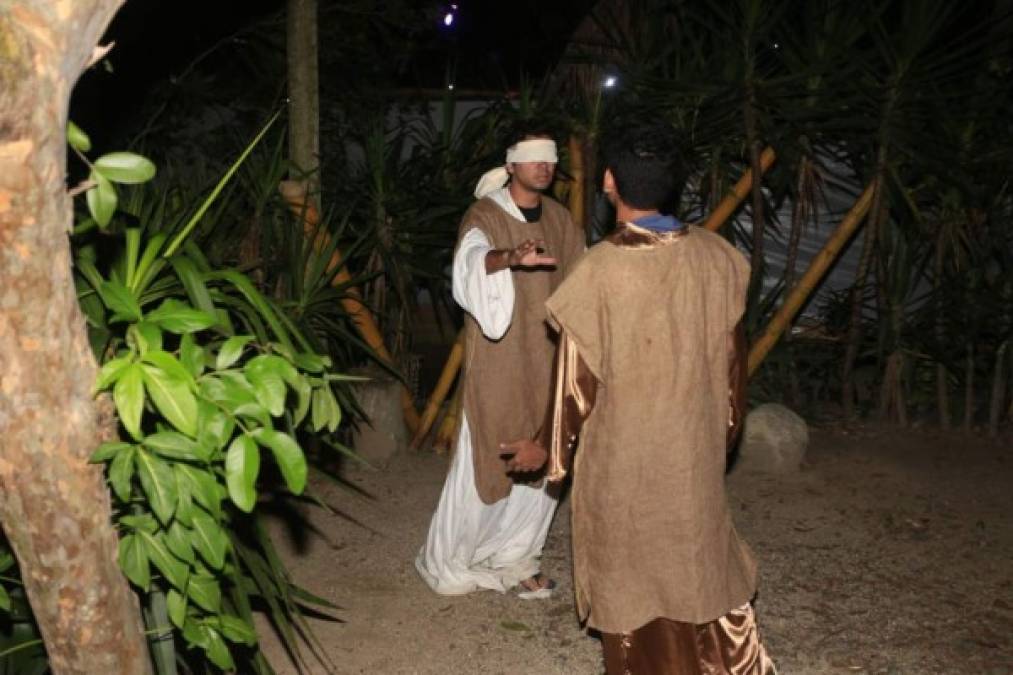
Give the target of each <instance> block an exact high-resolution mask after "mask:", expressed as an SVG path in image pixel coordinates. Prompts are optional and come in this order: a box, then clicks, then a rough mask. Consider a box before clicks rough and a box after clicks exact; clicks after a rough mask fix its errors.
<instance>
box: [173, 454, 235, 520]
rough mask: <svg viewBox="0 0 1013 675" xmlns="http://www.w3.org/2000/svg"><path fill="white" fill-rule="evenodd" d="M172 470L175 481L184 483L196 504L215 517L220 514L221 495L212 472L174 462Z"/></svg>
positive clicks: (219, 487)
mask: <svg viewBox="0 0 1013 675" xmlns="http://www.w3.org/2000/svg"><path fill="white" fill-rule="evenodd" d="M173 470H174V471H175V472H176V480H177V482H179V483H185V484H186V489H187V490H188V491H189V493H190V494H191V495H193V498H194V499H196V500H197V503H198V504H200V505H201V506H203V507H204V508H206V509H207V510H208V511H210V512H211V514H212V515H213V516H215V517H216V518H217V517H219V516H220V515H221V512H222V503H221V502H222V497H223V495H222V494H221V486H219V484H218V480H217V479H216V478H215V476H214V474H212V473H210V472H209V471H205V470H204V469H198V468H197V467H195V466H192V465H190V464H175V465H173ZM194 513H195V514H196V513H197V512H196V511H195V512H194Z"/></svg>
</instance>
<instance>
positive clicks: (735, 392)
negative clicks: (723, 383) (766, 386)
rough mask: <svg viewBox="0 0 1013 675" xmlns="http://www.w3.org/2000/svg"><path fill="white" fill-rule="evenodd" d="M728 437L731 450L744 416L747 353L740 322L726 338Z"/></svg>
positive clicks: (740, 429) (747, 373) (744, 332)
mask: <svg viewBox="0 0 1013 675" xmlns="http://www.w3.org/2000/svg"><path fill="white" fill-rule="evenodd" d="M728 352H729V353H728V395H729V410H728V437H727V447H729V448H731V447H732V445H734V444H735V441H736V440H737V439H738V437H739V432H741V431H742V421H743V418H744V417H745V414H746V384H747V383H748V381H749V369H748V365H747V364H748V360H749V351H748V349H747V348H746V331H745V328H743V326H742V322H741V321H740V322H739V323H738V324H736V326H735V328H734V329H733V330H732V332H731V334H730V335H729V336H728Z"/></svg>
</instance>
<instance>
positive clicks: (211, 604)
mask: <svg viewBox="0 0 1013 675" xmlns="http://www.w3.org/2000/svg"><path fill="white" fill-rule="evenodd" d="M186 592H187V595H188V596H189V597H190V598H191V599H192V600H193V601H194V602H196V603H197V604H198V605H200V606H201V607H203V608H204V609H206V610H207V611H209V612H215V613H217V612H219V611H221V608H222V590H221V588H220V587H219V586H218V581H217V580H216V579H215V578H214V577H211V576H207V575H205V574H194V575H193V576H191V577H190V584H189V585H188V586H187V591H186Z"/></svg>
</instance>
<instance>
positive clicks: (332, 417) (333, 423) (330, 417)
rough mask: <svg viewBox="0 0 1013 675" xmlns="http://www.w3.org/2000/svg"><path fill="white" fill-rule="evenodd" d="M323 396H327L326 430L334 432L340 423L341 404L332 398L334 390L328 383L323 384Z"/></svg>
mask: <svg viewBox="0 0 1013 675" xmlns="http://www.w3.org/2000/svg"><path fill="white" fill-rule="evenodd" d="M324 396H325V397H326V398H327V430H328V431H330V432H331V433H334V432H335V431H337V429H338V425H340V424H341V406H340V405H338V400H337V399H336V398H334V392H333V391H331V386H330V385H324Z"/></svg>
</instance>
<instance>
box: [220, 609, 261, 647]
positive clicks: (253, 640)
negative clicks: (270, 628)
mask: <svg viewBox="0 0 1013 675" xmlns="http://www.w3.org/2000/svg"><path fill="white" fill-rule="evenodd" d="M218 621H219V622H220V623H221V628H222V635H224V636H225V637H226V638H228V639H229V640H231V641H232V642H241V643H242V644H244V645H249V646H250V647H252V646H253V645H255V644H257V632H256V631H255V630H254V629H253V626H251V625H250V624H249V623H247V622H246V621H244V620H243V619H240V618H239V617H238V616H232V615H231V614H222V615H220V616H219V617H218Z"/></svg>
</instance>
